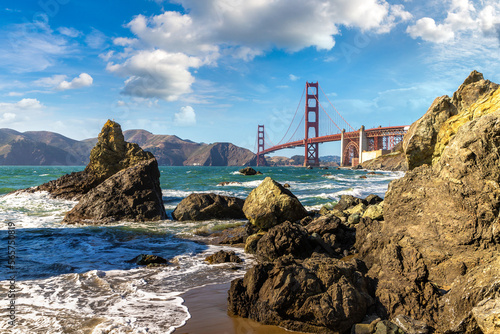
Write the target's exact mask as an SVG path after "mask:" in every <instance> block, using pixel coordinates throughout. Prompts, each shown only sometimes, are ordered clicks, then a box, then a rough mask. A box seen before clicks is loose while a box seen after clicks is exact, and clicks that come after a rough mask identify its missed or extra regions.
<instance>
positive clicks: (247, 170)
mask: <svg viewBox="0 0 500 334" xmlns="http://www.w3.org/2000/svg"><path fill="white" fill-rule="evenodd" d="M239 172H240V173H241V174H243V175H256V174H257V171H256V170H255V169H253V168H252V167H245V168H242V169H240V170H239Z"/></svg>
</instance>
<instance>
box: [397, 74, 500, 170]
mask: <svg viewBox="0 0 500 334" xmlns="http://www.w3.org/2000/svg"><path fill="white" fill-rule="evenodd" d="M498 87H499V86H498V85H497V84H495V83H492V82H491V81H489V80H484V78H483V75H482V74H481V73H479V72H477V71H473V72H472V73H471V74H470V75H469V76H468V77H467V79H465V81H464V82H463V84H462V85H460V87H459V88H458V89H457V91H456V92H455V93H454V94H453V98H450V97H449V96H446V95H445V96H441V97H438V98H436V100H434V102H433V103H432V105H431V106H430V108H429V110H427V112H426V113H425V115H424V116H422V117H421V118H420V119H419V120H417V121H416V122H415V123H413V124H412V125H411V126H410V129H409V130H408V132H407V133H406V135H405V136H404V139H403V149H404V151H405V154H406V160H407V163H408V168H409V169H410V170H411V169H413V168H415V167H418V166H421V165H423V164H429V165H430V164H431V163H432V160H433V159H435V156H436V153H435V147H439V148H437V150H438V152H439V153H440V152H441V151H442V148H444V146H446V144H447V141H449V138H450V137H451V136H452V135H453V134H452V133H442V132H443V130H442V128H444V129H452V127H450V126H449V125H444V124H445V122H447V121H448V119H449V118H450V117H452V116H455V115H457V114H460V113H462V112H464V111H466V110H467V109H469V108H470V106H471V105H472V104H474V103H475V102H476V101H478V100H480V99H481V98H482V97H483V96H485V95H488V94H490V93H492V92H494V91H495V90H496V89H497V88H498ZM461 119H463V117H462V118H461ZM469 120H470V119H469ZM469 120H467V121H469ZM461 124H463V123H461ZM461 124H460V125H461ZM455 129H456V128H455ZM438 143H441V144H439V145H436V144H438Z"/></svg>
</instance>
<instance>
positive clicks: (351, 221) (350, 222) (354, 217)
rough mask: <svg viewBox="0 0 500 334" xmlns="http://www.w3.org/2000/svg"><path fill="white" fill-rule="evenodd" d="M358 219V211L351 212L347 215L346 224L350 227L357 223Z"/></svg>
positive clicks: (359, 217) (359, 216)
mask: <svg viewBox="0 0 500 334" xmlns="http://www.w3.org/2000/svg"><path fill="white" fill-rule="evenodd" d="M360 219H361V215H360V214H359V213H353V214H352V215H349V217H348V218H347V225H348V226H351V227H352V226H354V225H356V224H358V223H359V220H360Z"/></svg>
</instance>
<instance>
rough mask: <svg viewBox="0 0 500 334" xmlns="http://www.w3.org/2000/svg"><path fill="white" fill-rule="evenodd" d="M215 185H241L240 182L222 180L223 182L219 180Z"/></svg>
mask: <svg viewBox="0 0 500 334" xmlns="http://www.w3.org/2000/svg"><path fill="white" fill-rule="evenodd" d="M217 185H218V186H220V187H224V186H237V185H241V182H229V181H223V182H220V183H219V184H217Z"/></svg>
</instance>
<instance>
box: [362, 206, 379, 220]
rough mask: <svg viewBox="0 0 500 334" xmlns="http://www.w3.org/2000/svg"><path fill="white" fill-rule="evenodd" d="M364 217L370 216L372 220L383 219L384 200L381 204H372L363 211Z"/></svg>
mask: <svg viewBox="0 0 500 334" xmlns="http://www.w3.org/2000/svg"><path fill="white" fill-rule="evenodd" d="M363 217H364V218H370V219H371V220H383V219H384V202H380V203H379V204H375V205H370V206H368V208H367V209H366V211H365V213H363Z"/></svg>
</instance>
